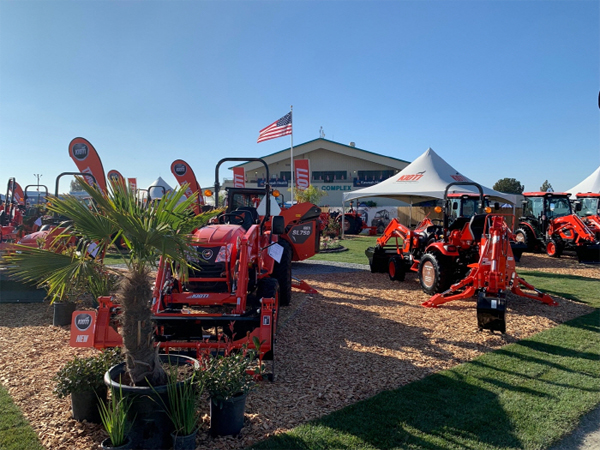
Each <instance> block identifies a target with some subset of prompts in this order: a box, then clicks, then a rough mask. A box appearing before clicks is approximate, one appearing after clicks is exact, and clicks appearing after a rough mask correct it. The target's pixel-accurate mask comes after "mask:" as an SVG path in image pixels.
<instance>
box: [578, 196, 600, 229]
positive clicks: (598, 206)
mask: <svg viewBox="0 0 600 450" xmlns="http://www.w3.org/2000/svg"><path fill="white" fill-rule="evenodd" d="M576 197H577V200H576V201H575V212H576V213H577V215H578V216H579V217H581V220H583V223H585V224H586V225H587V226H588V227H589V228H590V230H592V231H593V232H594V233H595V234H596V239H597V240H600V193H592V192H586V193H582V192H580V193H578V194H576Z"/></svg>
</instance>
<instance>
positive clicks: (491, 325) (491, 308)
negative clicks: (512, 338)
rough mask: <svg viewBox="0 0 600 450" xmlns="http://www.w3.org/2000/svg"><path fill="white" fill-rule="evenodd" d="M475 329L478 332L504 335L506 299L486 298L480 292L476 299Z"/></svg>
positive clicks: (483, 293)
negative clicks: (497, 332) (494, 332)
mask: <svg viewBox="0 0 600 450" xmlns="http://www.w3.org/2000/svg"><path fill="white" fill-rule="evenodd" d="M477 327H478V328H479V330H484V329H485V330H491V331H500V332H501V333H506V298H502V297H486V296H485V292H480V293H479V296H478V298H477Z"/></svg>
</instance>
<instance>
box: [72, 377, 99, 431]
mask: <svg viewBox="0 0 600 450" xmlns="http://www.w3.org/2000/svg"><path fill="white" fill-rule="evenodd" d="M106 391H107V389H106V386H101V387H100V388H97V389H96V390H95V391H94V390H93V389H89V390H85V391H79V392H72V393H71V412H72V413H73V419H75V420H77V421H79V422H83V421H84V420H87V421H88V422H92V423H101V422H102V421H101V420H100V411H99V410H98V399H100V401H105V400H106Z"/></svg>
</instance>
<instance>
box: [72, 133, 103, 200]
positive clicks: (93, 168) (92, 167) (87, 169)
mask: <svg viewBox="0 0 600 450" xmlns="http://www.w3.org/2000/svg"><path fill="white" fill-rule="evenodd" d="M69 156H70V157H71V158H72V159H73V161H75V165H76V166H77V168H78V169H79V171H80V172H81V173H89V174H92V175H93V176H94V178H95V179H96V183H97V184H98V187H99V188H100V189H101V190H102V192H106V177H105V175H104V167H102V161H100V157H99V156H98V152H97V151H96V149H95V148H94V146H93V145H92V144H90V143H89V141H87V140H86V139H84V138H80V137H78V138H75V139H73V140H72V141H71V143H70V144H69ZM85 180H86V182H87V183H88V184H89V185H92V184H93V179H92V178H90V177H85Z"/></svg>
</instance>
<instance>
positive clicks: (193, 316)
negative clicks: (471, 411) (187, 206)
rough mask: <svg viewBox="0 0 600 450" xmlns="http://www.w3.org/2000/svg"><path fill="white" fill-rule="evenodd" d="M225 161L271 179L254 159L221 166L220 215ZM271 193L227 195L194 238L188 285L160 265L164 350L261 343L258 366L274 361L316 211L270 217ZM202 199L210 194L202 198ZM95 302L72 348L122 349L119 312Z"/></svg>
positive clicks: (158, 319)
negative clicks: (280, 321) (254, 167)
mask: <svg viewBox="0 0 600 450" xmlns="http://www.w3.org/2000/svg"><path fill="white" fill-rule="evenodd" d="M225 161H257V162H260V163H262V164H264V166H265V172H266V173H267V175H268V173H269V171H268V170H269V169H268V166H267V164H266V163H265V162H264V161H263V160H262V159H259V158H225V159H222V160H221V161H219V163H218V165H217V167H216V171H215V192H214V199H215V207H216V208H217V209H219V167H220V166H221V164H222V163H223V162H225ZM268 179H269V177H268V176H267V180H268ZM272 194H273V191H272V190H271V187H270V185H269V183H268V182H267V183H265V187H264V188H263V189H244V188H231V189H229V190H228V195H227V206H226V208H225V210H224V211H223V212H222V213H220V214H219V215H218V216H216V217H214V218H213V219H211V223H209V224H208V225H207V226H205V227H203V228H200V229H198V230H196V231H195V232H194V234H193V238H194V239H193V244H192V245H193V248H194V251H193V252H191V254H190V255H189V258H188V259H189V261H190V263H191V265H192V267H193V268H192V269H190V274H189V278H187V279H185V280H183V279H180V278H179V277H178V275H177V273H176V271H174V270H172V268H171V264H170V263H169V261H165V260H161V261H160V263H159V267H158V271H157V276H156V282H155V288H154V292H153V302H152V313H153V316H152V320H153V321H154V323H155V325H156V327H155V335H154V339H155V341H156V342H157V343H160V346H161V347H162V348H165V349H167V350H168V349H183V351H188V352H191V353H195V354H196V355H199V354H201V353H203V352H204V351H219V349H222V348H223V346H224V343H223V338H224V337H225V339H226V340H227V346H228V348H241V347H242V346H244V345H250V346H252V345H253V342H254V341H255V340H258V342H259V343H260V352H261V357H262V359H266V360H270V359H272V358H273V343H274V334H275V331H276V329H277V317H278V312H279V307H280V306H285V305H287V304H289V301H290V295H291V287H292V276H291V263H292V260H294V259H295V258H298V259H303V258H305V257H306V255H310V256H312V255H314V253H315V252H316V251H317V250H318V246H319V243H318V241H319V227H318V224H317V219H318V217H319V214H320V209H319V208H317V207H315V206H314V205H312V206H309V205H311V204H298V205H294V206H293V207H291V208H289V209H288V210H285V211H282V212H281V215H272V214H271V208H272ZM205 195H207V196H212V195H213V193H212V192H209V191H208V192H207V191H205ZM99 301H100V306H99V308H98V311H97V312H95V313H94V312H92V313H90V312H83V311H82V312H77V314H81V317H80V319H81V322H82V323H83V325H84V326H85V331H84V332H82V331H81V330H80V329H79V328H81V327H79V328H78V325H77V324H78V319H77V317H76V320H75V321H74V323H73V325H72V327H71V345H74V346H94V347H96V348H104V347H112V346H118V345H121V337H120V335H119V334H118V333H117V326H116V321H115V320H114V319H115V318H116V316H117V315H118V313H119V306H118V305H117V304H114V303H113V302H112V301H111V300H110V298H101V299H99ZM86 332H87V337H86V334H85V333H86ZM78 340H79V341H78ZM180 351H181V350H180Z"/></svg>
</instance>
